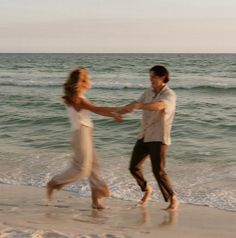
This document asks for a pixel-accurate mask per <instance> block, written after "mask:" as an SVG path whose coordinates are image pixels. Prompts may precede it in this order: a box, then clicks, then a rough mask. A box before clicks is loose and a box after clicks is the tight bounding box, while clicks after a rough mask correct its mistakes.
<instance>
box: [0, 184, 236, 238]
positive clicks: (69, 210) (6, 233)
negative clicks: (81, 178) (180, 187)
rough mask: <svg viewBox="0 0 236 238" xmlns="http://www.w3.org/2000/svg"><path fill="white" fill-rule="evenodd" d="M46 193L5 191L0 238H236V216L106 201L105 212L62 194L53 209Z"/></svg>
mask: <svg viewBox="0 0 236 238" xmlns="http://www.w3.org/2000/svg"><path fill="white" fill-rule="evenodd" d="M45 192H46V191H45V188H35V187H28V186H18V185H4V184H1V185H0V238H11V237H21V238H24V237H32V238H66V237H73V238H74V237H75V238H76V237H80V238H85V237H91V238H102V237H106V238H115V237H126V238H129V237H130V238H131V237H132V238H133V237H135V238H141V237H142V238H143V237H150V238H151V237H153V238H154V237H155V238H156V237H158V236H160V237H161V236H162V237H165V238H169V237H174V238H178V237H179V238H184V237H186V238H187V237H188V238H193V237H201V238H202V237H207V238H209V237H214V238H217V237H219V238H222V237H224V238H228V237H232V238H233V237H235V234H236V227H235V223H236V212H230V211H224V210H219V209H215V208H209V207H204V206H195V205H187V204H181V205H180V209H179V210H178V211H177V212H166V211H164V210H163V208H165V207H166V206H167V204H164V203H162V202H159V201H157V202H149V203H148V205H147V206H146V207H137V206H135V205H136V203H135V201H123V200H118V199H114V198H107V199H104V204H105V205H106V206H107V208H106V209H105V210H94V209H92V208H91V201H90V198H84V197H78V194H76V193H71V192H66V191H61V192H59V193H56V194H55V196H54V200H53V201H52V202H50V204H49V205H47V200H46V199H45Z"/></svg>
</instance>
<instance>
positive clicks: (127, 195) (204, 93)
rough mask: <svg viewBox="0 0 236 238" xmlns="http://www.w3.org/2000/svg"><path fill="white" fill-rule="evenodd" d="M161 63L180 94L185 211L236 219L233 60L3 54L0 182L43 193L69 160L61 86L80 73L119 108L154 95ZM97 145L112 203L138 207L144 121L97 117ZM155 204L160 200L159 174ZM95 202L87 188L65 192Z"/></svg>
mask: <svg viewBox="0 0 236 238" xmlns="http://www.w3.org/2000/svg"><path fill="white" fill-rule="evenodd" d="M155 64H163V65H165V66H166V67H167V68H168V69H169V71H170V83H169V85H170V87H172V88H173V89H174V90H175V92H176V94H177V97H178V99H177V111H176V116H175V121H174V125H173V129H172V145H171V146H169V148H168V159H167V171H168V173H169V175H170V177H171V181H172V184H173V187H174V189H175V191H176V193H177V195H178V196H179V198H180V200H181V202H182V203H191V204H197V205H205V206H210V207H217V208H220V209H225V210H230V211H236V54H0V183H4V184H21V185H30V186H35V187H42V186H45V185H46V183H47V181H48V180H49V179H50V178H51V177H52V176H53V175H55V174H56V173H58V172H60V171H62V170H63V169H64V168H65V167H66V166H67V164H68V162H69V161H70V158H71V155H72V152H71V146H70V138H71V135H70V125H69V121H68V118H67V114H66V110H65V106H64V105H63V102H62V99H61V96H62V93H63V92H62V85H63V83H64V81H65V79H66V77H67V75H68V72H69V71H71V70H72V69H74V68H75V67H76V66H78V65H80V66H84V67H86V68H87V69H88V70H89V72H90V74H91V76H92V80H93V88H92V89H91V90H90V91H89V92H88V93H87V97H88V98H89V99H90V100H91V101H92V102H94V103H96V104H97V105H101V106H122V105H125V104H128V103H129V102H131V101H133V100H135V99H137V98H139V96H140V95H141V94H142V92H143V91H144V90H145V89H146V88H148V87H149V77H148V70H149V68H150V67H152V66H154V65H155ZM92 118H93V121H94V124H95V128H94V142H95V146H96V150H97V153H98V155H99V158H100V161H101V166H102V173H103V176H104V178H105V180H106V181H107V183H108V185H109V187H110V190H111V196H112V197H115V198H119V199H123V200H135V201H136V200H138V199H139V198H140V197H141V195H142V194H141V192H140V189H139V187H138V186H137V185H136V182H135V181H134V179H133V178H132V177H131V175H130V174H129V171H128V166H129V160H130V155H131V152H132V148H133V145H134V143H135V141H136V138H137V134H138V130H139V126H140V118H141V112H140V111H137V112H134V113H132V114H128V115H126V116H125V117H124V121H123V123H121V124H117V123H116V122H114V121H113V120H112V119H110V118H105V117H102V116H99V115H95V114H93V115H92ZM144 170H145V174H146V178H147V180H148V181H149V183H150V184H151V185H152V186H153V187H154V194H153V196H152V200H153V201H156V200H157V202H158V201H159V200H161V201H163V198H162V196H161V194H160V191H159V189H158V187H157V184H156V181H155V179H154V177H153V175H152V172H151V167H150V161H149V160H147V161H146V162H145V165H144ZM66 189H67V190H70V191H74V192H76V193H78V196H84V197H89V196H90V188H89V184H88V182H87V180H83V181H80V182H78V183H75V184H73V185H71V186H68V187H67V188H66Z"/></svg>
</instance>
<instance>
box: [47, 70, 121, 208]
mask: <svg viewBox="0 0 236 238" xmlns="http://www.w3.org/2000/svg"><path fill="white" fill-rule="evenodd" d="M90 88H91V79H90V76H89V73H88V71H87V70H86V69H85V68H82V67H78V68H77V69H75V70H73V71H72V72H71V73H70V74H69V77H68V79H67V81H66V82H65V84H64V94H65V95H64V96H63V99H64V102H65V104H66V107H67V111H68V116H69V119H70V122H71V127H72V148H73V152H74V155H73V159H72V162H71V165H70V167H69V168H68V169H67V170H65V171H64V172H62V173H60V174H57V175H55V176H54V177H53V178H52V179H51V180H50V181H49V182H48V184H47V197H48V199H49V200H51V198H52V194H53V192H54V190H55V189H56V190H60V189H61V188H62V187H64V186H65V185H67V184H70V183H73V182H75V181H78V180H81V179H84V178H89V182H90V187H91V194H92V208H94V209H103V208H104V206H103V204H102V202H101V198H102V197H108V196H109V189H108V187H107V185H106V183H105V182H104V180H103V178H102V177H101V175H100V170H99V163H98V159H97V157H96V154H95V150H94V148H93V138H92V133H93V122H92V120H91V119H90V117H89V111H91V112H94V113H96V114H99V115H102V116H107V117H112V118H114V119H115V120H116V121H118V122H120V121H121V117H120V115H119V114H118V113H116V112H115V111H116V110H117V109H116V108H109V107H97V106H96V105H95V104H93V103H91V102H89V101H88V100H87V99H86V98H85V96H84V94H85V93H86V92H87V91H88V90H89V89H90Z"/></svg>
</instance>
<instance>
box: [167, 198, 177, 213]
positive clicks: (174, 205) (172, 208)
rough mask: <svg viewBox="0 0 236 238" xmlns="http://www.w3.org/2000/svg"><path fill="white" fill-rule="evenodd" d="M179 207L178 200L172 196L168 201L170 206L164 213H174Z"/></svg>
mask: <svg viewBox="0 0 236 238" xmlns="http://www.w3.org/2000/svg"><path fill="white" fill-rule="evenodd" d="M178 207H179V200H178V199H177V197H176V195H174V196H173V197H172V198H171V200H170V205H169V206H168V207H167V208H166V209H165V210H166V211H176V210H177V209H178Z"/></svg>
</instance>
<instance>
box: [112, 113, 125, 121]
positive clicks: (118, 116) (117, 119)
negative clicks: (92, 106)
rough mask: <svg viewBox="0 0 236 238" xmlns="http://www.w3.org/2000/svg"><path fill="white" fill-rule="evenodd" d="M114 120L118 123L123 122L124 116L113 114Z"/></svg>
mask: <svg viewBox="0 0 236 238" xmlns="http://www.w3.org/2000/svg"><path fill="white" fill-rule="evenodd" d="M112 115H113V118H114V120H115V121H116V122H122V120H123V119H122V115H121V114H120V113H118V112H112Z"/></svg>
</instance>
